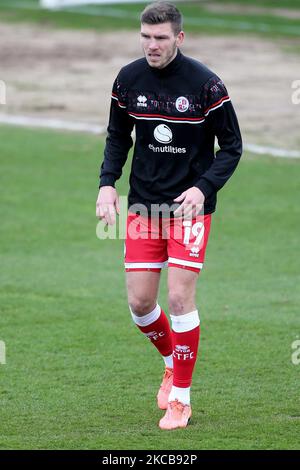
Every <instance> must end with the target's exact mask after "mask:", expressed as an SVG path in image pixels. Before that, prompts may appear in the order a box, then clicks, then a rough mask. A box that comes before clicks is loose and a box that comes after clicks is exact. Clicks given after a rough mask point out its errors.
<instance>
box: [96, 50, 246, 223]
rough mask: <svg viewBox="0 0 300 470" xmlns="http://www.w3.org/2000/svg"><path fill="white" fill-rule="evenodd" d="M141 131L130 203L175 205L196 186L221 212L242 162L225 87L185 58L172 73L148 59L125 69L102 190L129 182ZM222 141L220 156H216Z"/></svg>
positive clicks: (118, 83)
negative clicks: (127, 169) (222, 192)
mask: <svg viewBox="0 0 300 470" xmlns="http://www.w3.org/2000/svg"><path fill="white" fill-rule="evenodd" d="M134 126H135V132H136V143H135V148H134V154H133V161H132V167H131V174H130V192H129V198H128V203H129V206H131V205H133V204H144V205H145V206H146V207H147V208H148V209H150V206H151V204H168V205H169V206H171V205H173V204H174V199H175V198H176V197H178V196H179V195H180V194H181V193H182V192H183V191H185V190H187V189H188V188H190V187H192V186H196V187H197V188H199V189H200V190H201V191H202V193H203V194H204V196H205V204H204V213H205V214H209V213H212V212H214V210H215V207H216V199H217V198H216V194H217V191H218V190H219V189H221V188H222V186H224V184H225V183H226V181H227V180H228V179H229V178H230V176H231V175H232V173H233V172H234V170H235V168H236V166H237V164H238V162H239V159H240V157H241V154H242V139H241V134H240V130H239V125H238V121H237V117H236V114H235V111H234V108H233V106H232V103H231V100H230V97H229V96H228V93H227V90H226V88H225V85H224V83H223V82H222V80H220V78H219V77H217V76H216V75H215V74H214V73H213V72H212V71H210V70H209V69H208V68H207V67H206V66H204V65H203V64H201V63H200V62H197V61H196V60H193V59H191V58H189V57H186V56H184V55H183V54H182V53H181V52H180V51H178V54H177V56H176V58H175V59H174V60H173V61H172V62H171V63H170V64H169V65H167V67H165V68H164V69H160V70H159V69H155V68H152V67H150V66H149V65H148V63H147V60H146V59H145V58H143V59H139V60H136V61H134V62H133V63H131V64H129V65H127V66H125V67H124V68H122V69H121V71H120V73H119V75H118V77H117V79H116V80H115V83H114V86H113V92H112V102H111V110H110V119H109V126H108V136H107V140H106V147H105V152H104V161H103V164H102V166H101V173H100V187H102V186H114V185H115V182H116V180H118V179H119V178H120V176H121V174H122V168H123V166H124V164H125V162H126V159H127V156H128V152H129V150H130V148H131V147H132V145H133V140H132V138H131V133H132V130H133V128H134ZM215 137H217V139H218V144H219V147H220V150H218V151H217V152H216V153H215V148H214V146H215Z"/></svg>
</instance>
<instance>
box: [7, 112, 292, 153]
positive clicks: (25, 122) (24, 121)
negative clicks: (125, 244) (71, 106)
mask: <svg viewBox="0 0 300 470" xmlns="http://www.w3.org/2000/svg"><path fill="white" fill-rule="evenodd" d="M0 124H8V125H12V126H21V127H40V128H44V129H55V130H62V131H72V132H86V133H88V134H97V135H101V134H104V133H105V132H106V127H105V126H97V125H96V124H90V123H87V122H74V121H62V120H60V119H47V118H33V117H28V116H11V115H5V114H2V115H1V114H0ZM244 150H246V151H248V152H250V153H254V154H256V155H270V156H272V157H281V158H300V152H299V151H298V150H286V149H281V148H276V147H265V146H262V145H255V144H245V145H244Z"/></svg>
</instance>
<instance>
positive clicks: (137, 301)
mask: <svg viewBox="0 0 300 470" xmlns="http://www.w3.org/2000/svg"><path fill="white" fill-rule="evenodd" d="M128 303H129V307H130V309H131V311H132V312H133V313H134V314H135V315H137V316H138V317H143V316H144V315H147V314H148V313H150V312H152V310H154V308H155V306H156V303H157V302H156V299H152V298H148V297H146V296H145V297H133V296H132V297H131V296H128Z"/></svg>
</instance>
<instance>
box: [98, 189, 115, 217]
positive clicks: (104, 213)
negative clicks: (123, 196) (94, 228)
mask: <svg viewBox="0 0 300 470" xmlns="http://www.w3.org/2000/svg"><path fill="white" fill-rule="evenodd" d="M116 213H117V214H120V207H119V196H118V193H117V191H116V189H115V188H113V187H112V186H102V188H100V191H99V194H98V198H97V202H96V217H98V219H100V220H103V221H104V223H105V224H106V225H114V224H115V223H116Z"/></svg>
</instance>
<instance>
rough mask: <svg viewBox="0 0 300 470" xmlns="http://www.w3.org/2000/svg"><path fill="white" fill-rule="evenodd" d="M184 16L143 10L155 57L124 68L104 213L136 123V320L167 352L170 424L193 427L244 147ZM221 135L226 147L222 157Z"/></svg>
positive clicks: (100, 209)
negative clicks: (215, 255)
mask: <svg viewBox="0 0 300 470" xmlns="http://www.w3.org/2000/svg"><path fill="white" fill-rule="evenodd" d="M183 40H184V32H183V31H182V16H181V13H180V12H179V11H178V9H177V8H176V7H175V6H174V5H173V4H171V3H168V2H156V3H153V4H151V5H149V6H147V7H146V8H145V10H144V11H143V13H142V15H141V44H142V48H143V51H144V55H145V58H142V59H139V60H136V61H135V62H133V63H131V64H129V65H127V66H125V67H124V68H122V70H121V71H120V73H119V75H118V77H117V79H116V81H115V83H114V86H113V93H112V102H111V112H110V121H109V127H108V137H107V141H106V148H105V152H104V161H103V164H102V167H101V174H100V191H99V196H98V200H97V208H96V214H97V217H99V218H100V219H103V220H104V221H105V223H107V224H114V223H115V221H116V213H118V212H119V203H118V194H117V191H116V189H115V182H116V181H117V180H118V179H119V178H120V176H121V174H122V168H123V166H124V164H125V162H126V159H127V156H128V152H129V149H130V148H131V147H132V145H133V141H132V138H131V133H132V130H133V128H134V127H135V132H136V142H135V148H134V155H133V161H132V168H131V174H130V192H129V198H128V202H129V211H128V219H127V236H126V242H125V248H126V254H125V269H126V281H127V291H128V302H129V307H130V311H131V315H132V318H133V321H134V322H135V324H136V325H137V326H138V328H139V329H140V330H141V331H142V332H143V334H144V335H146V336H147V337H148V338H149V339H150V341H151V342H152V343H153V345H154V346H155V347H156V348H157V349H158V351H159V352H160V354H161V355H162V357H163V359H164V362H165V372H164V377H163V381H162V384H161V387H160V389H159V392H158V395H157V403H158V407H159V408H160V409H163V410H166V413H165V415H164V417H163V418H162V419H161V420H160V422H159V426H160V428H161V429H175V428H180V427H182V428H184V427H186V426H187V424H188V421H189V419H190V417H191V414H192V412H191V404H190V387H191V383H192V374H193V370H194V366H195V363H196V358H197V351H198V344H199V338H200V320H199V313H198V310H197V307H196V303H195V297H196V284H197V279H198V275H199V273H200V271H201V269H202V267H203V263H204V257H205V250H206V245H207V241H208V236H209V231H210V223H211V214H212V213H213V212H214V211H215V207H216V193H217V191H218V190H219V189H221V188H222V187H223V186H224V184H225V183H226V182H227V180H228V179H229V178H230V176H231V175H232V174H233V172H234V170H235V168H236V166H237V164H238V162H239V159H240V157H241V153H242V141H241V135H240V131H239V126H238V122H237V118H236V115H235V112H234V109H233V106H232V104H231V101H230V98H229V96H228V93H227V90H226V88H225V86H224V83H223V82H222V80H220V79H219V78H218V77H217V76H216V75H215V74H214V73H213V72H211V71H210V70H209V69H208V68H207V67H205V66H204V65H203V64H201V63H199V62H197V61H195V60H193V59H191V58H188V57H185V56H184V55H183V54H182V53H181V52H180V50H179V47H180V46H181V44H182V43H183ZM215 137H217V139H218V144H219V147H220V150H219V151H218V152H217V153H216V154H215V151H214V144H215ZM166 264H167V265H168V298H169V312H170V317H171V323H172V329H171V328H170V325H169V321H168V319H167V316H166V315H165V313H164V311H163V310H162V308H161V307H160V306H159V305H158V303H157V297H158V289H159V280H160V272H161V268H162V267H163V266H164V265H166Z"/></svg>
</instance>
